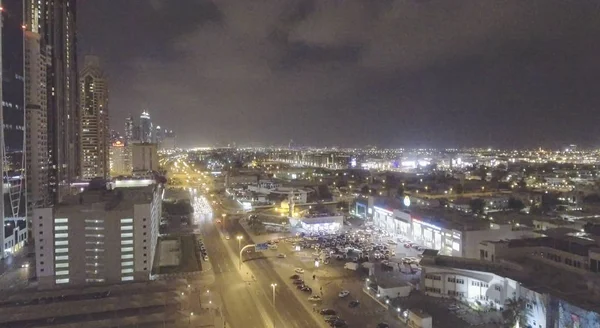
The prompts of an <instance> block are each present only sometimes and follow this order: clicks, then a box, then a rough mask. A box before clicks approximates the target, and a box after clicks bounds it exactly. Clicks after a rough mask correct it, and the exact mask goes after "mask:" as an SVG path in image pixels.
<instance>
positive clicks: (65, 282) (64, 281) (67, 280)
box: [56, 278, 69, 284]
mask: <svg viewBox="0 0 600 328" xmlns="http://www.w3.org/2000/svg"><path fill="white" fill-rule="evenodd" d="M56 283H57V284H68V283H69V278H65V279H56Z"/></svg>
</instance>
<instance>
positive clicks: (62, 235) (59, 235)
mask: <svg viewBox="0 0 600 328" xmlns="http://www.w3.org/2000/svg"><path fill="white" fill-rule="evenodd" d="M54 238H69V234H68V233H57V234H54Z"/></svg>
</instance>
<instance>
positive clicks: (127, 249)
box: [121, 247, 133, 253]
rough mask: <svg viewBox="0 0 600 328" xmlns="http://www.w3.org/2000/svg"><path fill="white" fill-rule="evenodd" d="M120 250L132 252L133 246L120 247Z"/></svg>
mask: <svg viewBox="0 0 600 328" xmlns="http://www.w3.org/2000/svg"><path fill="white" fill-rule="evenodd" d="M121 252H123V253H125V252H133V247H121Z"/></svg>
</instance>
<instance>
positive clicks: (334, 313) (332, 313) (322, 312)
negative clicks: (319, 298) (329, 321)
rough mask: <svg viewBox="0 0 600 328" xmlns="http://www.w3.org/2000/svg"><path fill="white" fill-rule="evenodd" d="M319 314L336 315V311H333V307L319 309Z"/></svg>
mask: <svg viewBox="0 0 600 328" xmlns="http://www.w3.org/2000/svg"><path fill="white" fill-rule="evenodd" d="M319 313H320V314H322V315H336V314H337V312H335V310H334V309H321V311H319Z"/></svg>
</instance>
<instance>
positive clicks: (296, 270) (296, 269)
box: [294, 268, 304, 273]
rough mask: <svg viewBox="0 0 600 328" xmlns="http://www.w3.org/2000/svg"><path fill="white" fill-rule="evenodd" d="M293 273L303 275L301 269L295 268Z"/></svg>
mask: <svg viewBox="0 0 600 328" xmlns="http://www.w3.org/2000/svg"><path fill="white" fill-rule="evenodd" d="M294 272H296V273H304V269H302V268H295V269H294Z"/></svg>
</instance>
